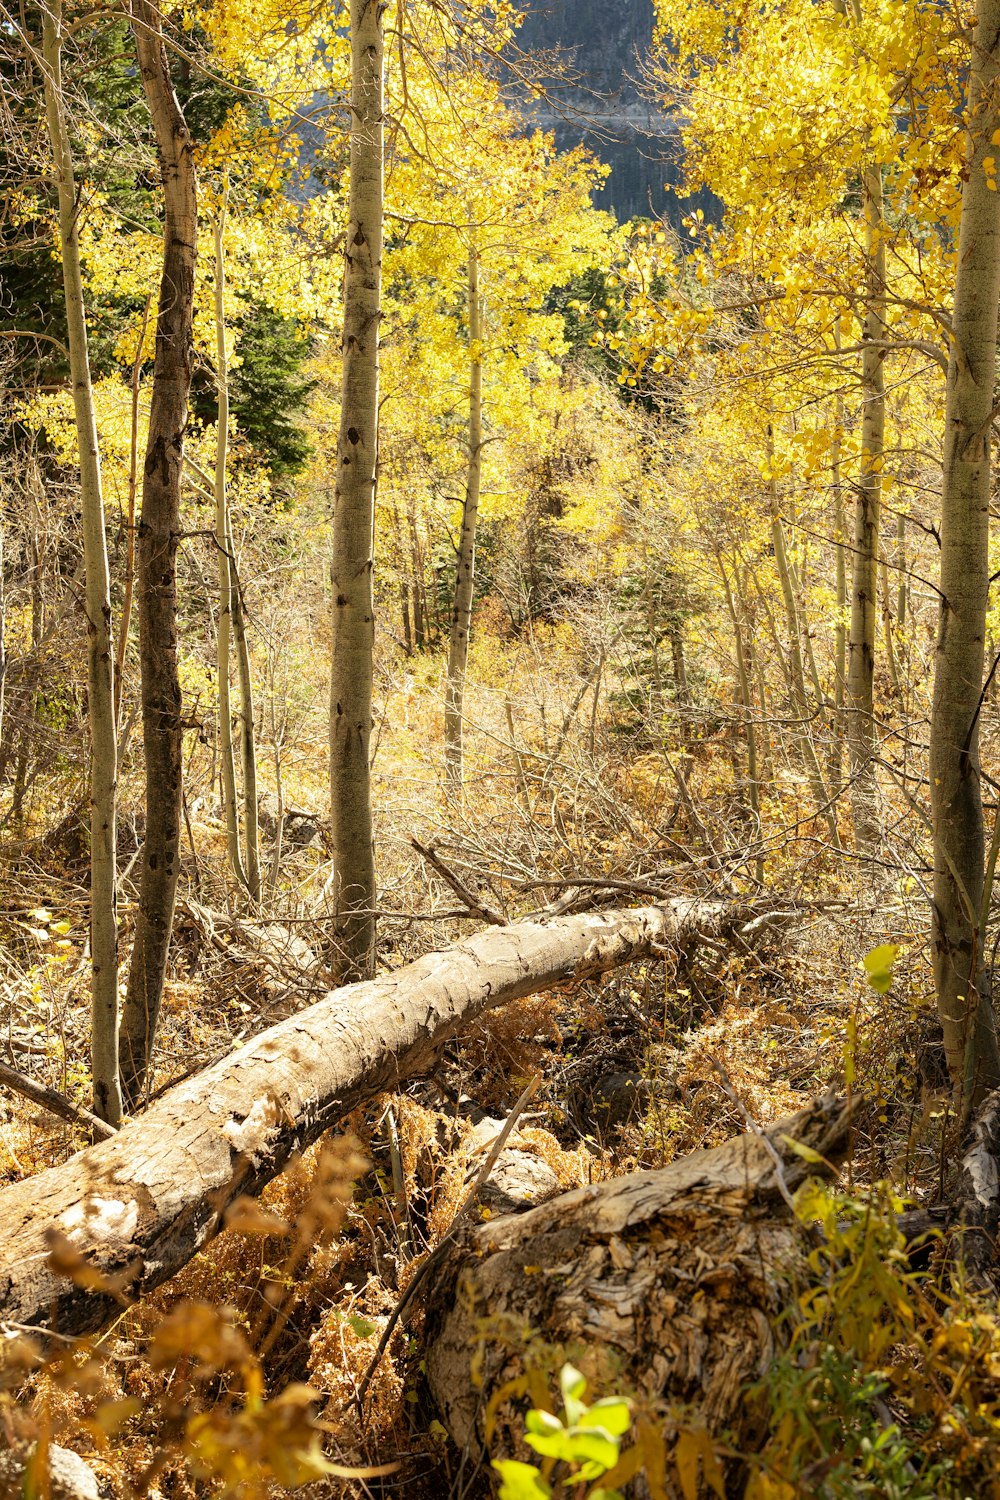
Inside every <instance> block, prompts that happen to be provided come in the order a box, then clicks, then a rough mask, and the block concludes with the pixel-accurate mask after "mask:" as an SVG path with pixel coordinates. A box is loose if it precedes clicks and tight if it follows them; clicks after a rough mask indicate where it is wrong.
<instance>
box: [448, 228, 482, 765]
mask: <svg viewBox="0 0 1000 1500" xmlns="http://www.w3.org/2000/svg"><path fill="white" fill-rule="evenodd" d="M482 340H483V330H482V308H481V304H480V299H479V257H478V256H477V254H476V252H475V250H470V251H469V463H468V468H467V470H466V480H465V504H464V505H463V507H462V534H461V536H460V538H459V543H458V558H457V567H456V573H455V598H454V602H453V604H452V610H451V632H450V635H449V638H448V681H447V684H446V687H445V705H444V756H445V768H446V770H447V773H448V783H449V785H450V786H451V787H452V789H453V790H454V789H458V788H460V787H461V785H462V705H463V700H464V697H465V672H466V668H467V666H468V663H469V632H470V630H471V627H472V592H473V588H474V585H475V576H476V526H477V523H478V519H479V489H480V482H481V479H482V449H483V365H482Z"/></svg>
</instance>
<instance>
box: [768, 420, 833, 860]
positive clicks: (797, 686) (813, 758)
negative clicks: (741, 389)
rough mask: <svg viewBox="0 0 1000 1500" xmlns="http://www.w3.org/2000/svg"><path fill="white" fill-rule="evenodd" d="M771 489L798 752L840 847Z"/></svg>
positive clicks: (773, 488)
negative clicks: (818, 751)
mask: <svg viewBox="0 0 1000 1500" xmlns="http://www.w3.org/2000/svg"><path fill="white" fill-rule="evenodd" d="M767 447H768V457H769V458H771V457H772V456H773V453H774V446H773V440H772V437H771V430H770V428H768V444H767ZM770 493H771V542H772V545H773V547H774V560H775V564H776V565H777V569H778V580H779V582H780V584H781V594H782V598H783V599H784V602H785V616H786V620H787V625H788V670H789V677H790V681H791V685H792V709H793V711H794V713H795V714H796V715H797V716H798V718H799V719H801V721H802V724H801V728H800V731H799V737H798V744H799V753H800V755H801V758H802V763H803V766H804V769H805V773H806V776H807V777H808V779H809V785H810V788H811V790H812V794H813V798H814V800H815V802H816V807H817V811H818V812H820V811H821V812H822V814H823V816H824V817H825V819H826V823H827V827H828V828H829V830H830V841H831V843H832V844H833V847H834V848H835V849H839V848H840V834H839V831H838V829H837V813H836V809H835V808H834V807H832V806H829V805H828V804H829V797H828V795H827V790H826V786H825V785H824V782H823V771H822V769H821V767H820V763H819V757H818V756H817V754H816V746H815V745H814V744H813V739H812V735H811V734H810V732H809V725H808V723H807V722H806V720H807V719H808V717H809V704H808V698H807V696H806V677H805V670H804V668H803V664H802V646H801V643H800V640H799V617H798V611H797V610H796V607H795V591H794V589H793V587H792V574H791V569H790V567H789V565H788V555H787V553H786V551H785V532H784V527H783V525H782V520H781V510H780V507H779V504H778V486H777V484H776V482H775V480H774V479H773V478H772V479H771V481H770Z"/></svg>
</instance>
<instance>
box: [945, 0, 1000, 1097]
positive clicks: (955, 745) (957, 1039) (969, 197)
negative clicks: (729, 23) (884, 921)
mask: <svg viewBox="0 0 1000 1500" xmlns="http://www.w3.org/2000/svg"><path fill="white" fill-rule="evenodd" d="M971 35H972V67H971V72H970V75H969V107H968V111H967V121H968V140H969V148H968V158H967V176H966V180H965V182H964V185H963V188H962V213H961V222H960V228H959V244H958V262H957V271H956V276H955V304H954V313H953V320H952V321H953V330H954V336H953V339H952V347H951V355H950V360H949V365H948V396H947V407H946V412H945V435H944V486H943V493H942V497H941V589H940V605H939V615H938V621H939V625H938V641H937V651H936V657H935V671H934V701H933V708H932V713H931V736H930V786H931V812H932V818H933V830H934V912H933V922H932V935H931V937H932V944H933V952H934V973H935V984H936V989H937V1003H938V1011H939V1014H940V1017H941V1024H942V1027H943V1029H944V1043H945V1051H946V1054H947V1058H948V1068H949V1071H950V1073H951V1077H952V1081H953V1083H954V1085H955V1088H956V1091H957V1093H958V1095H959V1096H960V1099H961V1106H962V1109H963V1111H964V1110H966V1109H968V1108H969V1106H970V1105H973V1104H976V1103H978V1102H979V1101H980V1100H981V1099H982V1098H983V1097H984V1096H985V1094H986V1093H988V1092H989V1090H990V1089H993V1088H995V1087H997V1085H1000V1053H998V1049H997V1037H996V1025H995V1020H994V1015H993V1003H992V996H991V993H990V985H989V980H988V978H987V972H986V968H985V966H984V963H983V951H982V949H983V926H984V923H983V917H984V915H985V913H983V912H982V910H981V908H982V904H983V891H984V879H983V866H984V855H985V849H984V830H983V801H982V788H981V785H980V774H979V710H980V703H981V696H980V695H981V692H982V685H983V656H984V640H985V635H986V605H987V596H988V593H989V572H990V569H989V505H990V444H991V436H992V423H993V413H994V405H993V400H994V396H993V387H994V380H995V375H996V341H997V303H998V300H1000V193H997V192H996V191H993V190H991V188H990V186H989V183H988V179H987V173H986V170H985V168H984V165H983V162H984V158H986V157H987V156H989V155H990V154H991V153H992V152H994V151H995V148H994V147H993V146H992V145H991V137H992V135H993V133H994V131H996V129H997V128H998V126H1000V110H998V98H997V79H998V73H1000V0H978V3H977V5H976V26H975V28H974V30H973V31H972V33H971Z"/></svg>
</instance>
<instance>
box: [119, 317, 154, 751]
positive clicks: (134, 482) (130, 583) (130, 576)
mask: <svg viewBox="0 0 1000 1500" xmlns="http://www.w3.org/2000/svg"><path fill="white" fill-rule="evenodd" d="M152 301H153V299H152V296H149V297H147V298H146V307H145V310H144V312H143V315H142V323H141V324H140V327H139V343H138V346H137V347H136V351H135V359H134V360H133V362H132V379H131V381H130V383H129V389H130V390H131V393H132V428H131V438H130V441H129V460H128V519H127V521H126V528H127V530H126V539H125V581H124V596H123V599H122V618H121V624H120V625H119V627H118V653H117V656H116V658H115V724H116V726H118V725H120V724H121V711H122V684H123V682H124V681H125V654H126V652H127V651H128V636H129V630H130V629H131V626H132V597H133V594H134V592H135V497H136V492H137V490H138V485H139V391H140V389H141V387H142V346H143V343H144V342H145V339H146V328H147V326H148V324H149V309H150V307H151V305H152Z"/></svg>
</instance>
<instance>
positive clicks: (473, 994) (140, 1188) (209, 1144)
mask: <svg viewBox="0 0 1000 1500" xmlns="http://www.w3.org/2000/svg"><path fill="white" fill-rule="evenodd" d="M750 914H751V913H750V911H749V910H748V909H743V910H742V911H739V910H738V909H737V908H735V907H733V906H731V905H727V904H725V903H723V902H698V901H691V900H683V899H682V900H677V901H672V902H667V903H664V904H663V905H662V906H646V907H638V908H635V909H633V910H626V911H609V912H602V913H596V912H588V913H584V914H582V915H578V916H567V917H558V918H555V919H553V920H550V921H548V922H523V923H516V924H514V925H512V926H509V927H490V928H488V929H487V930H486V931H485V932H479V933H476V934H474V935H473V936H472V937H469V938H466V939H464V940H463V941H461V942H459V943H455V944H454V945H453V946H452V947H450V948H447V949H445V950H444V951H443V952H441V953H429V954H426V955H425V956H424V957H423V958H420V959H417V961H416V962H415V963H411V964H407V965H406V966H405V967H404V968H402V969H399V970H398V971H397V972H396V973H395V974H389V975H386V976H384V977H382V978H379V979H375V980H369V981H367V982H366V983H363V984H357V985H350V986H348V987H346V988H343V989H339V990H334V991H333V992H332V993H331V994H329V995H327V996H326V997H325V998H324V999H322V1000H320V1001H319V1002H317V1003H316V1004H314V1005H311V1006H308V1007H307V1008H305V1009H304V1010H300V1011H298V1012H297V1013H296V1014H295V1015H294V1016H291V1017H290V1018H289V1019H288V1020H286V1021H282V1022H279V1023H278V1025H276V1026H272V1027H271V1028H270V1029H269V1030H267V1031H265V1032H263V1033H262V1034H261V1035H260V1036H258V1037H255V1038H254V1040H253V1041H251V1042H248V1043H247V1045H246V1046H244V1047H241V1048H240V1050H239V1051H238V1052H235V1053H233V1054H231V1055H230V1056H228V1057H225V1058H223V1059H222V1060H221V1061H220V1062H218V1063H216V1064H215V1065H214V1066H213V1067H211V1068H209V1069H208V1070H207V1071H206V1072H204V1073H202V1074H200V1075H199V1076H197V1077H195V1078H191V1079H188V1080H187V1081H185V1082H184V1083H181V1084H179V1085H178V1086H177V1087H176V1088H173V1089H171V1090H170V1091H169V1092H168V1093H167V1094H165V1095H164V1097H163V1098H162V1099H160V1100H157V1102H156V1103H155V1104H153V1105H152V1106H151V1107H150V1108H149V1110H147V1111H146V1113H145V1114H143V1115H142V1116H141V1118H140V1119H138V1120H135V1121H133V1122H132V1123H130V1124H127V1125H126V1126H125V1128H124V1129H123V1130H121V1131H120V1132H118V1133H117V1134H116V1135H114V1136H113V1138H112V1139H110V1140H108V1141H104V1142H102V1143H101V1144H100V1145H97V1146H92V1147H90V1148H89V1149H88V1150H86V1151H84V1152H82V1153H80V1154H79V1155H77V1156H74V1157H73V1158H71V1160H69V1161H68V1162H65V1163H64V1164H63V1165H61V1166H58V1167H53V1168H50V1169H48V1170H47V1171H44V1172H39V1173H36V1175H35V1176H33V1177H30V1178H26V1179H25V1180H24V1181H22V1182H19V1183H15V1184H14V1185H13V1186H11V1187H8V1188H4V1189H3V1190H0V1320H2V1321H4V1322H7V1321H13V1322H18V1323H26V1324H45V1325H48V1326H50V1327H57V1328H58V1330H59V1331H60V1332H62V1333H64V1334H78V1333H79V1334H82V1333H87V1332H92V1331H94V1330H96V1329H99V1328H101V1327H102V1326H103V1325H104V1324H105V1323H106V1322H107V1321H108V1319H109V1318H112V1317H116V1316H118V1315H119V1314H120V1312H121V1307H120V1305H119V1303H118V1302H116V1301H115V1299H114V1297H113V1296H111V1295H109V1294H108V1293H107V1292H106V1290H102V1289H101V1288H100V1286H99V1282H98V1281H97V1280H96V1279H95V1278H93V1277H91V1280H90V1287H91V1288H92V1289H89V1290H88V1288H87V1285H86V1281H85V1279H84V1284H83V1285H80V1284H78V1283H77V1282H74V1281H72V1280H67V1279H66V1278H65V1276H63V1275H60V1273H59V1272H58V1270H57V1269H56V1268H54V1267H53V1266H52V1264H51V1263H50V1260H49V1247H50V1245H51V1244H52V1239H53V1236H54V1237H55V1239H56V1241H57V1243H58V1241H59V1239H60V1238H63V1239H66V1240H69V1241H70V1245H71V1249H72V1251H73V1252H75V1253H77V1254H82V1255H86V1257H87V1259H88V1260H89V1261H90V1263H91V1268H92V1270H93V1271H96V1272H98V1273H100V1274H103V1275H106V1276H115V1277H116V1278H118V1279H119V1280H120V1281H123V1282H124V1287H123V1293H124V1295H125V1296H126V1297H127V1298H129V1299H131V1298H136V1297H139V1296H140V1295H142V1294H144V1293H146V1292H149V1291H151V1290H152V1289H153V1288H154V1287H156V1286H159V1285H161V1284H162V1283H163V1282H164V1281H166V1280H168V1279H169V1278H170V1277H171V1276H173V1275H175V1274H176V1272H177V1271H179V1270H180V1269H181V1267H182V1266H184V1265H186V1263H187V1262H188V1261H189V1260H190V1259H191V1257H192V1255H194V1254H195V1252H196V1251H197V1250H199V1249H200V1248H201V1247H202V1246H203V1245H204V1244H205V1243H206V1242H207V1241H208V1240H209V1239H211V1238H212V1237H213V1236H214V1235H215V1234H217V1233H218V1231H219V1230H220V1229H221V1228H222V1223H223V1215H224V1213H225V1209H226V1207H227V1206H228V1204H230V1203H231V1202H232V1200H233V1199H234V1198H235V1197H237V1196H238V1195H239V1194H240V1193H244V1192H257V1191H259V1190H260V1188H261V1187H262V1186H263V1185H264V1184H265V1183H266V1182H269V1181H270V1180H271V1178H272V1177H274V1176H276V1175H277V1174H278V1173H279V1172H280V1171H281V1170H282V1168H283V1167H284V1166H285V1164H286V1163H287V1161H288V1159H289V1157H290V1156H291V1155H292V1154H293V1153H294V1152H297V1151H301V1150H302V1149H303V1148H304V1147H305V1146H307V1145H308V1144H309V1143H310V1142H311V1141H314V1140H316V1139H317V1137H318V1136H320V1135H322V1133H323V1132H324V1131H325V1130H328V1129H329V1128H330V1127H331V1126H333V1125H335V1124H336V1123H337V1121H338V1120H340V1119H342V1118H343V1116H344V1115H346V1114H348V1113H350V1111H351V1110H353V1109H356V1108H358V1106H359V1105H361V1104H364V1103H365V1102H366V1101H367V1100H369V1099H371V1098H372V1097H373V1096H374V1095H376V1094H378V1093H381V1092H383V1091H384V1090H386V1089H392V1088H395V1087H397V1085H398V1084H399V1082H400V1081H401V1080H402V1079H405V1078H408V1077H412V1076H414V1075H415V1074H418V1073H422V1072H428V1071H430V1070H431V1069H432V1068H433V1067H434V1066H435V1064H436V1062H437V1061H438V1059H439V1056H440V1053H441V1051H442V1049H443V1048H444V1046H445V1045H446V1043H447V1042H448V1041H449V1040H450V1039H451V1038H452V1037H453V1036H454V1035H455V1032H456V1031H457V1030H459V1028H460V1027H461V1026H463V1025H465V1024H467V1023H468V1022H470V1021H472V1020H474V1019H475V1017H476V1016H478V1015H481V1014H482V1013H483V1012H485V1011H487V1010H492V1009H495V1008H496V1007H498V1006H501V1005H506V1004H507V1003H508V1002H510V1001H511V1000H517V999H520V998H522V997H524V996H526V995H531V994H535V993H537V992H538V991H540V990H545V989H550V988H552V987H553V986H554V985H560V984H566V983H570V982H580V981H582V980H584V979H587V978H590V977H593V976H595V975H598V974H602V973H605V972H607V971H609V970H611V969H613V968H615V967H617V966H619V965H621V964H625V963H630V962H632V961H633V960H634V959H641V958H645V957H648V956H649V955H650V954H652V953H662V952H663V951H664V948H666V947H673V946H675V945H676V946H680V945H683V947H684V949H685V951H689V950H690V949H691V947H693V946H696V945H697V943H698V941H699V937H700V936H701V935H704V937H705V938H706V939H707V940H709V941H717V940H719V939H720V938H725V937H726V936H727V935H729V934H730V933H733V932H736V931H738V930H739V929H740V928H741V926H742V925H743V924H744V923H745V922H746V919H747V917H748V915H750ZM123 1268H125V1274H124V1276H120V1275H119V1273H122V1272H123ZM81 1279H83V1278H81Z"/></svg>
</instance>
